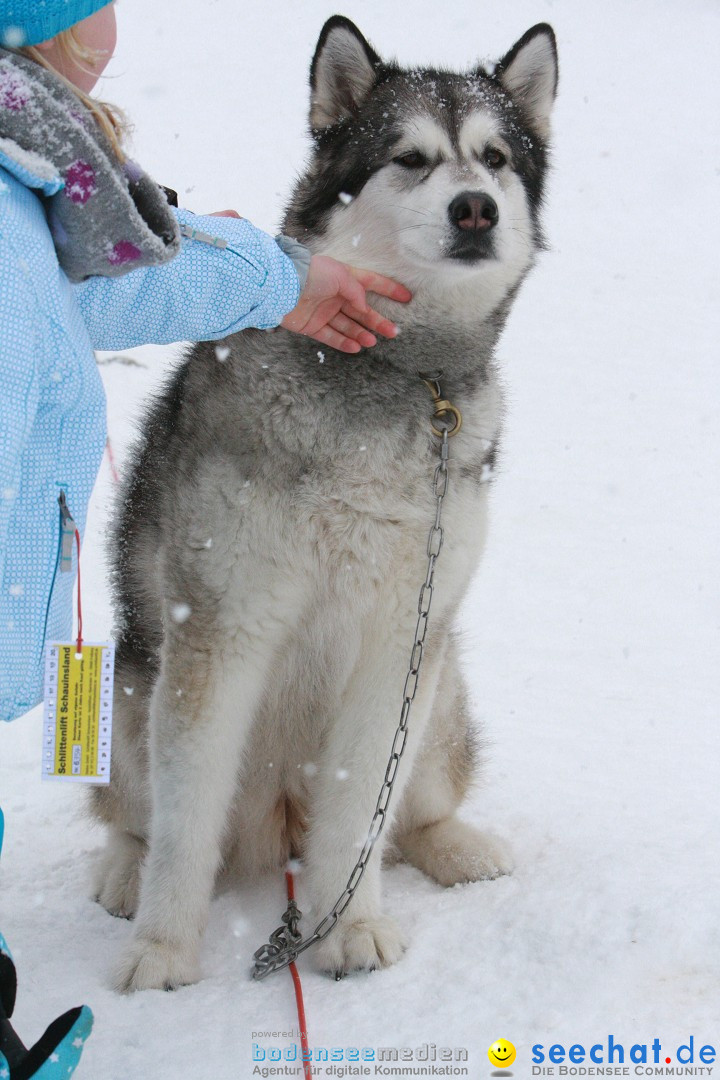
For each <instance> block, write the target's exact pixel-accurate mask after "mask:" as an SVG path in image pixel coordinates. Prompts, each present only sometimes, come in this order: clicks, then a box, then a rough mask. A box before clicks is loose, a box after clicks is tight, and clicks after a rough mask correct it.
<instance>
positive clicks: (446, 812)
mask: <svg viewBox="0 0 720 1080" xmlns="http://www.w3.org/2000/svg"><path fill="white" fill-rule="evenodd" d="M478 758H479V748H478V740H477V737H476V736H475V733H474V732H473V730H472V727H471V723H470V718H469V715H468V708H467V701H466V692H465V688H464V684H463V678H462V674H461V672H460V668H459V664H458V660H457V649H456V644H455V641H454V639H453V638H451V639H450V643H449V646H448V650H447V653H446V657H445V661H444V664H443V672H442V676H441V680H440V683H439V685H438V690H437V693H436V696H435V702H434V704H433V711H432V718H431V720H430V722H429V724H428V726H427V729H426V732H425V738H424V741H423V745H422V748H421V750H420V752H419V754H418V757H417V759H416V761H415V763H414V768H413V772H412V776H411V777H410V781H409V783H408V786H407V788H406V790H405V794H404V798H403V802H402V806H401V808H400V811H399V814H398V820H397V823H396V827H395V829H394V831H393V848H394V853H395V855H396V856H397V855H399V856H400V857H401V858H402V859H405V860H406V861H407V862H409V863H412V865H413V866H417V868H418V869H419V870H422V871H423V872H424V873H425V874H427V875H428V876H429V877H431V878H434V879H435V881H438V882H439V883H440V884H441V885H456V884H457V883H458V882H466V881H479V880H482V879H484V878H495V877H499V876H500V875H501V874H508V873H510V871H511V870H512V857H511V855H510V853H509V851H508V850H507V849H506V847H505V845H504V844H503V843H502V842H501V841H500V840H498V839H496V838H494V837H492V836H490V835H488V834H487V833H484V832H481V831H480V830H479V829H476V828H475V827H474V826H473V825H469V824H467V823H466V822H464V821H460V820H459V818H458V817H457V816H456V813H455V812H456V810H457V808H458V806H459V805H460V803H461V802H462V800H463V798H464V797H465V795H466V793H467V791H468V789H469V787H470V785H471V783H472V781H473V774H474V772H475V770H476V768H477V765H478Z"/></svg>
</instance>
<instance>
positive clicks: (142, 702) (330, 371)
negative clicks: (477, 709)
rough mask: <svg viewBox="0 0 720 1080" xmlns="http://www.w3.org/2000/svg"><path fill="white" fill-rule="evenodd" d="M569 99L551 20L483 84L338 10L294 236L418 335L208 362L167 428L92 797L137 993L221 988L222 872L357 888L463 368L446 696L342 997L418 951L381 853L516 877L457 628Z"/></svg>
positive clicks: (321, 45)
mask: <svg viewBox="0 0 720 1080" xmlns="http://www.w3.org/2000/svg"><path fill="white" fill-rule="evenodd" d="M556 81H557V66H556V51H555V40H554V36H553V32H552V30H551V29H550V27H549V26H547V25H545V24H541V25H538V26H535V27H533V28H532V29H531V30H529V31H528V32H527V33H526V34H525V35H524V36H523V37H522V38H521V39H520V41H519V42H517V44H516V45H515V46H514V47H513V48H512V49H511V50H510V52H509V53H508V54H507V55H506V56H505V57H504V58H503V60H502V61H500V63H499V64H498V65H497V66H496V67H495V69H494V71H493V72H492V73H490V72H488V71H486V70H485V69H483V68H481V67H477V68H474V69H472V70H470V71H469V72H467V73H465V74H453V73H450V72H447V71H440V70H403V69H401V68H400V67H399V66H398V65H397V64H395V63H394V62H385V61H383V60H381V59H380V57H379V56H378V55H377V54H376V53H375V52H374V51H373V49H372V48H371V47H370V45H369V44H368V43H367V42H366V41H365V39H364V38H363V36H362V35H361V34H360V32H359V31H358V30H357V28H356V27H355V26H353V24H352V23H351V22H349V21H348V20H347V19H345V18H342V17H339V16H336V17H334V18H332V19H330V20H329V22H328V23H326V25H325V27H324V28H323V30H322V33H321V35H320V39H319V42H318V47H317V51H316V53H315V57H314V59H313V62H312V68H311V111H310V124H311V129H312V136H313V143H314V145H313V153H312V157H311V160H310V163H309V166H308V168H307V171H306V172H305V174H304V175H303V176H302V177H301V179H300V180H299V182H298V184H297V187H296V189H295V192H294V195H293V198H292V201H291V203H290V207H289V209H288V212H287V215H286V218H285V221H284V224H283V232H285V233H286V234H288V235H290V236H293V237H297V238H298V239H300V240H301V241H303V242H304V243H305V244H307V245H309V247H310V248H311V249H312V250H313V251H315V252H322V253H325V254H328V255H331V256H334V257H335V258H337V259H341V260H343V261H346V262H349V263H352V264H354V265H356V266H365V267H369V268H371V269H374V270H377V271H379V272H381V273H384V274H387V275H389V276H392V277H394V278H397V279H398V280H399V281H402V282H403V283H405V284H406V285H407V286H408V287H409V288H410V289H411V290H412V292H413V300H412V301H411V302H410V303H409V304H407V305H402V304H398V303H393V302H391V301H388V300H382V299H379V298H375V297H373V298H372V302H373V303H374V304H375V306H377V307H378V308H379V309H381V310H382V311H383V312H384V313H385V314H387V315H389V316H390V317H391V318H393V319H394V320H395V321H396V322H397V323H398V324H399V326H400V334H399V336H398V337H397V339H395V340H381V341H380V342H379V343H378V345H377V346H376V347H375V348H374V349H370V350H367V351H365V352H363V353H362V354H361V355H359V356H358V357H348V356H347V355H345V354H341V353H339V352H335V351H334V350H332V349H329V348H327V347H323V348H319V347H318V344H317V342H313V341H312V340H310V339H308V338H303V337H300V336H298V335H294V334H290V333H288V332H286V331H284V330H278V331H275V332H271V333H267V332H261V331H256V330H248V331H245V332H243V333H242V334H238V335H235V336H234V337H231V338H228V339H227V341H226V342H225V343H224V347H223V348H222V349H221V350H220V351H219V352H217V351H216V348H215V346H214V345H213V344H200V345H197V346H195V347H193V348H192V349H191V351H190V352H189V354H188V356H187V358H186V359H185V361H184V363H183V364H182V365H181V367H180V368H179V370H177V371H176V372H175V374H174V375H173V377H172V379H171V381H170V383H169V384H168V386H167V387H166V389H165V391H164V392H163V394H162V396H161V397H160V398H159V400H158V401H157V402H156V403H155V405H154V407H153V408H152V410H151V412H150V414H149V416H148V417H147V420H146V424H145V428H144V434H143V437H142V441H141V444H140V445H139V447H138V449H137V451H136V455H135V459H134V465H133V469H132V473H131V475H130V478H129V481H128V484H127V486H126V489H125V491H124V496H123V501H122V506H121V509H120V513H119V518H118V526H117V530H116V534H115V538H114V541H115V542H114V545H113V550H114V557H115V562H116V577H115V582H116V597H117V601H118V652H117V663H116V671H117V677H116V689H117V692H116V695H115V721H114V748H113V765H112V781H111V783H110V785H109V787H108V788H106V789H97V790H96V791H95V792H94V793H93V809H94V811H95V813H96V815H97V816H98V817H99V818H100V819H101V820H102V821H104V822H106V823H107V825H108V826H109V840H108V847H107V851H106V853H105V856H104V858H103V862H102V866H101V868H100V874H99V879H98V886H97V894H98V898H99V900H100V902H101V903H102V904H103V905H104V906H105V907H106V908H107V910H108V911H110V912H111V913H113V914H115V915H124V916H127V917H132V916H134V919H135V922H134V933H133V935H132V941H131V942H130V943H129V945H128V947H127V951H126V954H125V956H124V958H123V961H122V964H121V966H120V968H119V970H118V972H117V978H116V985H117V987H118V988H119V989H121V990H124V991H128V990H137V989H143V988H148V987H176V986H179V985H181V984H185V983H191V982H193V981H195V980H196V979H197V978H198V977H199V953H200V946H201V940H202V935H203V931H204V928H205V924H206V920H207V916H208V908H209V904H210V900H211V896H212V892H213V886H214V883H215V880H216V876H217V874H218V873H219V871H220V870H221V868H222V869H225V870H228V871H233V870H235V869H237V870H240V871H241V872H243V873H244V874H246V875H257V874H260V873H261V872H264V871H267V870H269V869H272V868H278V867H282V866H283V865H284V864H285V863H286V861H287V859H288V858H289V857H300V858H302V860H303V864H304V870H303V874H302V878H301V889H302V900H303V907H305V906H306V905H307V904H311V906H312V915H311V916H310V917H309V919H308V920H306V921H307V922H308V924H309V925H308V928H311V926H310V924H312V925H314V922H313V919H317V920H319V919H320V917H321V916H322V915H324V914H325V913H326V911H327V910H329V909H330V908H331V907H332V905H333V903H334V902H335V900H336V899H337V898H338V896H339V895H340V893H341V892H342V891H343V889H344V886H345V883H346V881H347V878H348V875H349V873H350V871H351V869H352V867H353V865H354V863H355V860H356V858H357V854H358V852H359V849H360V847H361V846H362V844H363V842H364V840H365V838H366V836H367V831H368V827H369V824H370V820H371V818H372V815H373V810H374V807H375V802H376V799H377V796H378V792H379V790H380V787H381V784H382V781H383V777H384V774H385V768H386V765H387V760H388V755H389V751H390V747H391V744H392V741H393V735H394V732H395V727H396V725H397V722H398V718H399V715H400V707H401V704H402V696H403V687H404V683H405V677H406V674H407V670H408V663H409V658H410V651H411V647H412V641H413V633H414V630H415V624H416V620H417V604H418V595H419V591H420V586H421V585H422V582H423V581H424V579H425V574H426V569H427V554H426V543H427V535H428V530H429V527H430V525H431V524H432V522H433V520H434V515H435V502H434V495H433V485H432V477H433V471H434V468H435V465H436V463H437V461H438V439H437V438H436V437H435V436H434V435H433V434H432V431H431V428H430V417H431V413H432V402H431V398H430V393H429V391H428V389H427V387H426V386H425V384H424V383H423V382H422V381H421V380H420V378H419V372H427V371H431V370H437V369H441V370H442V372H443V375H442V379H441V385H442V393H443V396H444V397H446V398H448V399H449V400H450V401H451V402H452V403H453V404H454V405H456V406H457V407H458V408H460V409H461V411H462V414H463V427H462V431H461V432H460V434H458V435H457V437H455V438H453V439H452V440H451V466H450V467H451V480H450V487H449V491H448V494H447V496H446V499H445V507H444V526H445V543H444V547H443V550H442V554H441V557H440V558H439V560H438V563H437V573H436V577H435V593H434V597H433V601H432V608H431V613H430V629H429V632H428V636H427V640H426V644H425V651H424V661H423V668H422V674H421V680H420V688H419V691H418V694H417V697H416V699H415V701H414V704H413V708H412V714H411V724H410V735H409V739H408V744H407V749H406V752H405V755H404V757H403V759H402V762H401V767H400V770H399V774H398V780H397V784H396V791H395V793H394V796H393V800H392V802H391V813H390V818H389V822H388V826H387V828H386V830H385V833H384V834H383V837H382V838H381V840H380V841H379V842H378V845H377V848H376V850H375V852H374V854H373V858H372V860H371V862H370V865H369V867H368V870H367V872H366V874H365V876H364V878H363V880H362V883H361V885H360V887H359V888H358V890H357V893H356V895H355V897H354V900H353V902H352V904H351V905H350V907H349V908H348V909H347V911H346V912H345V914H344V915H343V916H342V918H341V920H340V922H339V924H338V926H337V927H336V929H335V931H334V932H333V933H332V934H330V936H329V937H328V938H327V939H326V940H325V941H324V942H323V943H322V944H321V945H320V946H319V947H318V948H317V950H316V960H317V962H318V964H319V965H320V966H321V968H322V969H324V970H326V971H329V972H332V973H335V974H341V973H345V972H349V971H351V970H355V969H372V968H376V967H382V966H385V965H389V964H392V963H394V962H395V961H396V960H398V959H399V958H400V956H401V955H402V952H403V949H404V948H405V945H406V939H405V935H404V933H403V932H402V930H401V928H400V926H399V925H398V922H397V921H396V920H395V919H393V918H391V917H390V916H388V915H386V914H385V913H384V911H383V906H382V901H381V861H382V857H383V855H384V860H385V862H387V861H388V860H391V859H404V860H406V861H408V862H410V863H412V864H413V865H415V866H416V867H419V868H420V869H421V870H422V871H424V872H425V873H426V874H428V875H429V876H430V877H432V878H434V879H435V880H436V881H438V882H440V883H441V884H443V885H453V884H455V883H456V882H469V881H477V880H479V879H483V878H492V877H495V876H497V875H498V874H502V873H506V872H508V870H509V869H510V859H509V856H508V854H507V853H506V851H505V849H504V847H503V845H502V844H501V843H500V842H498V841H496V840H493V839H491V838H490V837H489V836H487V835H485V834H484V833H482V832H480V831H479V830H478V829H476V828H475V827H473V826H472V825H470V824H467V823H465V822H463V821H461V820H459V819H458V817H457V816H456V813H457V809H458V807H459V805H460V803H461V801H462V799H463V797H464V796H465V794H466V792H467V790H468V787H469V785H470V783H471V781H472V779H473V775H474V772H475V770H476V766H477V764H478V740H477V738H476V737H475V736H474V734H473V730H472V727H471V724H470V721H469V717H468V709H467V705H466V694H465V690H464V686H463V677H462V674H461V672H460V669H459V664H458V657H457V643H456V640H455V638H454V635H453V623H454V620H455V617H456V614H457V611H458V606H459V604H460V602H461V601H462V599H463V596H464V594H465V592H466V590H467V588H468V584H469V581H470V578H471V576H472V574H473V572H474V570H475V568H476V566H477V564H478V560H479V558H480V555H481V551H482V547H483V540H484V535H485V528H486V502H487V491H488V480H489V478H490V476H491V473H492V468H493V464H494V462H495V458H496V453H497V447H498V440H499V436H500V425H501V418H502V396H501V391H500V387H499V381H498V376H497V373H496V369H495V365H494V360H493V354H494V350H495V346H496V343H497V340H498V336H499V334H500V332H501V330H502V327H503V325H504V322H505V319H506V317H507V315H508V311H509V309H510V306H511V304H512V301H513V298H514V296H515V294H516V293H517V290H518V287H519V285H520V283H521V282H522V280H523V278H524V277H525V275H526V274H527V272H528V270H529V269H530V267H531V266H532V264H533V261H534V260H535V257H536V253H537V252H538V251H539V250H540V249H541V248H542V244H543V241H542V233H541V228H540V222H539V214H540V208H541V202H542V192H543V179H544V175H545V169H546V154H547V140H548V133H549V117H550V112H551V107H552V104H553V99H554V96H555V89H556ZM228 350H229V351H228ZM226 353H227V355H226ZM276 922H277V919H276V918H274V917H273V916H269V917H268V924H267V925H266V926H262V927H258V939H261V938H262V937H263V935H266V934H267V931H268V929H270V928H271V927H270V924H271V923H273V925H274V924H275V923H276ZM258 943H260V940H259V941H258Z"/></svg>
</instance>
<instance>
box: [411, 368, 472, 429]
mask: <svg viewBox="0 0 720 1080" xmlns="http://www.w3.org/2000/svg"><path fill="white" fill-rule="evenodd" d="M441 375H442V371H433V372H422V371H421V372H420V378H421V379H422V381H423V382H424V383H425V385H426V386H427V388H428V390H429V391H430V393H431V394H432V399H433V404H434V405H435V409H434V411H433V420H439V419H441V418H444V417H447V416H448V415H449V416H450V417H452V427H442V428H438V427H437V426H436V425H435V424H434V423H433V421H432V420H431V421H430V427H431V428H432V430H433V434H434V435H437V436H438V437H439V438H442V437H443V435H444V434H445V432H446V431H447V434H448V438H450V436H451V435H457V433H458V431H459V430H460V428H461V427H462V413H461V412H460V410H459V409H458V408H457V406H455V405H452V404H451V403H450V402H449V401H447V400H446V399H445V398H444V397H443V396H442V391H441V389H440V381H439V380H440V376H441Z"/></svg>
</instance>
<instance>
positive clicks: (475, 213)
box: [448, 191, 500, 232]
mask: <svg viewBox="0 0 720 1080" xmlns="http://www.w3.org/2000/svg"><path fill="white" fill-rule="evenodd" d="M448 214H449V215H450V220H451V221H452V223H453V225H457V227H458V229H472V230H473V231H481V232H482V231H485V232H486V231H488V230H489V229H492V228H493V226H494V225H497V223H498V218H499V217H500V215H499V213H498V208H497V203H496V202H495V200H494V199H491V198H490V196H489V195H486V194H485V192H484V191H463V192H461V194H460V195H456V196H455V198H454V199H453V201H452V202H451V203H450V206H449V207H448Z"/></svg>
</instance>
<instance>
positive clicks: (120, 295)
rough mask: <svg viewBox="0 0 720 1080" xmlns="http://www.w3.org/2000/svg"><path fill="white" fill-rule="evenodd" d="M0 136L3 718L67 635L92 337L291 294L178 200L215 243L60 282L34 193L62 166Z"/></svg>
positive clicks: (289, 275)
mask: <svg viewBox="0 0 720 1080" xmlns="http://www.w3.org/2000/svg"><path fill="white" fill-rule="evenodd" d="M4 149H6V148H4V147H3V146H2V143H1V142H0V380H1V381H2V387H0V719H2V720H12V719H14V718H15V717H16V716H19V715H21V714H22V713H24V712H26V711H27V710H28V709H30V708H32V707H33V706H34V705H36V704H37V703H38V701H39V700H40V698H41V692H42V691H41V684H42V660H43V654H44V645H45V642H46V640H50V639H56V640H58V639H59V640H69V636H70V634H71V630H72V610H71V608H72V587H73V582H74V579H75V573H74V572H71V573H61V572H60V571H59V555H60V511H59V507H58V495H59V493H60V491H61V490H62V491H64V492H65V496H66V500H67V504H68V507H69V508H70V511H71V513H72V516H73V518H74V520H75V522H76V523H77V525H78V527H79V529H80V533H81V535H82V533H83V529H84V526H85V517H86V512H87V505H88V501H89V498H90V493H91V491H92V488H93V484H94V481H95V477H96V474H97V471H98V468H99V465H100V461H101V458H102V453H103V447H104V444H105V399H104V392H103V387H102V383H101V380H100V376H99V374H98V371H97V366H96V363H95V358H94V356H93V349H125V348H131V347H132V346H134V345H143V344H166V343H169V342H174V341H183V340H212V339H215V338H222V337H224V336H226V335H227V334H232V333H235V332H236V331H238V330H242V329H245V328H246V327H250V326H254V327H259V328H269V327H272V326H276V325H277V324H278V323H279V322H280V320H281V319H282V317H283V316H284V315H285V314H286V313H287V312H288V311H290V310H292V308H293V307H294V306H295V304H296V303H297V301H298V297H299V294H300V281H301V278H302V277H303V273H302V270H303V267H302V265H301V263H302V260H300V262H299V264H298V266H299V270H296V269H295V265H294V262H293V260H292V259H291V258H289V257H288V256H287V255H286V254H285V253H284V252H283V250H281V248H280V246H279V245H278V244H277V243H276V242H275V241H274V240H273V239H272V238H271V237H270V236H268V235H267V234H265V233H263V232H260V230H258V229H256V228H254V227H253V226H252V225H251V224H250V223H249V222H248V221H245V220H238V219H235V218H218V217H195V216H194V215H193V214H190V213H189V212H188V211H184V210H179V211H176V213H177V217H178V220H179V221H180V223H181V225H183V224H184V225H191V226H192V227H193V228H195V229H196V230H199V231H203V232H205V233H209V234H212V235H213V236H215V237H222V238H223V239H224V240H225V241H226V242H227V246H226V247H225V248H224V249H220V248H217V247H214V246H211V245H210V244H208V243H204V242H202V241H198V240H193V239H184V240H183V242H182V249H181V252H180V254H179V255H178V256H177V257H176V258H175V259H174V260H173V261H172V262H170V263H167V264H166V265H164V266H161V267H153V268H149V269H147V268H146V269H138V270H133V271H130V272H129V273H127V274H126V275H125V276H124V277H120V278H103V277H93V278H89V279H87V280H86V281H84V282H82V283H81V284H79V285H72V284H71V283H70V282H69V281H68V279H67V277H66V276H65V274H64V273H63V271H62V270H61V269H60V267H59V266H58V261H57V257H56V254H55V249H54V247H53V242H52V237H51V235H50V231H49V229H48V226H47V223H46V218H45V213H44V210H43V204H42V202H41V199H40V198H39V197H38V196H40V195H42V194H43V193H47V194H50V193H52V192H54V191H57V190H58V189H59V188H60V187H62V183H63V182H62V179H61V178H60V177H56V178H54V179H48V177H44V178H42V177H40V176H39V175H33V173H32V172H31V171H29V168H28V162H27V161H22V160H15V159H13V158H12V157H10V156H8V154H7V153H4V152H3V150H4ZM30 164H31V163H30ZM74 558H75V556H74V555H73V559H74ZM74 569H75V563H74V562H73V571H74Z"/></svg>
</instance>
